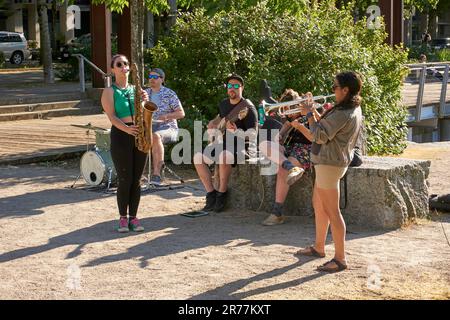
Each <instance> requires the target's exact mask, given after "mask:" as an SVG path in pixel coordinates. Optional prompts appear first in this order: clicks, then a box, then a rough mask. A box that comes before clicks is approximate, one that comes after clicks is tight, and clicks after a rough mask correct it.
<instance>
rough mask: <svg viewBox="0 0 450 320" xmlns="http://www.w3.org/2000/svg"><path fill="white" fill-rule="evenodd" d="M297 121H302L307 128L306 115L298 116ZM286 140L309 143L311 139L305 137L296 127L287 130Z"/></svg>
mask: <svg viewBox="0 0 450 320" xmlns="http://www.w3.org/2000/svg"><path fill="white" fill-rule="evenodd" d="M298 122H300V123H303V124H304V125H305V126H306V127H307V128H309V125H308V120H307V119H306V117H304V116H302V117H300V118H298ZM286 142H287V143H288V144H289V143H303V144H311V141H309V140H308V138H306V137H305V136H304V135H303V133H301V132H300V131H298V130H296V129H292V130H291V132H289V136H288V138H287V140H286Z"/></svg>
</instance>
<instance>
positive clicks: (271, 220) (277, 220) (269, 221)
mask: <svg viewBox="0 0 450 320" xmlns="http://www.w3.org/2000/svg"><path fill="white" fill-rule="evenodd" d="M283 223H284V217H283V216H276V215H274V214H273V213H271V214H270V215H269V216H268V217H267V218H266V220H264V221H263V222H262V224H263V226H274V225H277V224H283Z"/></svg>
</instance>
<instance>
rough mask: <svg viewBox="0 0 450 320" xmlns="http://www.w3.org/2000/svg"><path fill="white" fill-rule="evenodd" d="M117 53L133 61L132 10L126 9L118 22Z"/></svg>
mask: <svg viewBox="0 0 450 320" xmlns="http://www.w3.org/2000/svg"><path fill="white" fill-rule="evenodd" d="M117 50H118V52H117V53H120V54H124V55H126V56H127V58H128V59H130V62H132V60H131V19H130V8H129V7H124V8H123V11H122V15H121V16H120V18H119V19H118V21H117Z"/></svg>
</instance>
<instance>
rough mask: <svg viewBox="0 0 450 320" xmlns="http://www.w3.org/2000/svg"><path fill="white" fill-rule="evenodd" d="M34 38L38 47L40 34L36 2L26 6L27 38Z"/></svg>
mask: <svg viewBox="0 0 450 320" xmlns="http://www.w3.org/2000/svg"><path fill="white" fill-rule="evenodd" d="M27 40H35V41H36V42H37V45H38V47H40V46H41V34H40V31H39V17H38V13H37V8H36V4H33V5H31V6H28V39H27Z"/></svg>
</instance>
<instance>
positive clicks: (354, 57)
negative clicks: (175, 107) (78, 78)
mask: <svg viewBox="0 0 450 320" xmlns="http://www.w3.org/2000/svg"><path fill="white" fill-rule="evenodd" d="M330 3H331V2H330V1H322V2H321V4H320V5H319V6H314V7H312V8H310V10H308V11H305V12H300V13H299V14H298V16H297V17H294V16H292V15H287V14H286V15H281V16H277V15H276V14H274V13H273V12H271V11H270V10H269V9H268V8H267V7H266V6H264V4H259V5H257V6H255V7H253V8H249V9H248V10H247V9H242V10H240V11H236V10H231V11H230V12H229V13H226V12H221V13H218V14H216V15H214V16H212V17H210V16H208V15H207V14H206V13H205V11H204V10H196V11H194V12H193V13H187V14H184V15H183V16H182V17H181V18H180V19H178V22H177V25H176V26H175V28H174V30H173V35H172V36H170V37H166V38H163V39H162V41H161V42H160V43H159V44H158V45H157V46H156V47H155V48H153V49H151V61H152V66H159V67H162V68H163V69H164V70H165V71H166V76H167V85H168V87H170V88H172V89H174V90H175V91H176V92H177V93H178V95H179V97H180V99H181V100H182V102H183V105H184V106H185V109H186V111H187V112H186V113H187V116H186V119H184V120H183V122H182V123H181V126H183V127H189V126H192V123H193V120H203V122H204V124H206V121H207V120H209V119H212V117H213V116H215V115H216V114H217V110H218V109H217V105H218V103H219V101H221V100H222V99H224V98H226V92H225V90H224V88H223V82H224V79H225V78H226V76H227V74H229V73H231V72H236V73H239V74H241V75H242V76H243V77H244V79H245V81H246V83H245V91H244V95H245V96H246V97H247V98H250V99H251V100H252V101H254V103H257V102H258V100H259V97H258V95H259V94H258V88H259V82H260V80H261V79H267V80H268V83H269V85H270V86H271V87H272V91H273V93H274V95H275V96H279V95H280V94H281V93H282V92H283V90H284V89H285V88H294V89H296V90H297V91H299V92H307V91H311V92H313V94H314V95H320V94H326V93H330V91H331V85H332V82H333V78H334V75H335V74H336V73H338V72H339V71H344V70H354V71H358V72H360V73H361V74H362V75H363V78H364V87H363V92H362V95H363V98H364V102H363V104H362V107H363V112H364V114H365V117H366V118H365V119H366V127H367V131H368V150H369V152H370V153H372V154H392V153H400V152H401V151H402V150H403V149H404V147H405V138H406V131H407V129H406V126H405V124H404V119H405V115H406V111H405V110H404V108H403V107H401V106H400V101H401V95H400V94H401V92H400V88H401V85H402V81H403V78H404V77H405V76H406V74H407V70H405V69H404V68H403V67H402V65H403V64H404V63H406V61H407V53H406V52H404V51H402V50H401V49H400V48H395V49H392V48H391V47H389V46H387V45H386V44H385V43H384V39H385V38H386V34H385V32H384V31H383V29H380V30H368V29H367V28H366V27H365V24H366V21H365V19H363V20H361V21H359V22H358V23H356V24H355V23H354V20H353V16H352V14H351V11H350V10H338V9H336V8H334V7H333V6H330ZM146 62H147V63H148V62H149V60H147V61H146Z"/></svg>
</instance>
